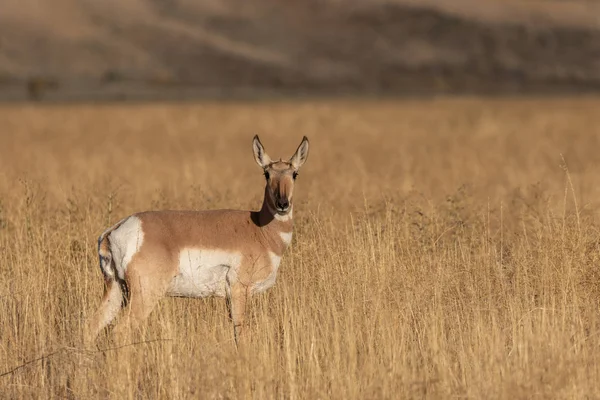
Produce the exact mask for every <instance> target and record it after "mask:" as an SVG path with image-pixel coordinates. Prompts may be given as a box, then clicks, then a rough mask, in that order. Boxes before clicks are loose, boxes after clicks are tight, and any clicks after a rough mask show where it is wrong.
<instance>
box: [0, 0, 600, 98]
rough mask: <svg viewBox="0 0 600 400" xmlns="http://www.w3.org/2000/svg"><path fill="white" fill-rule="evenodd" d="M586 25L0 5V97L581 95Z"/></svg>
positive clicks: (371, 6)
mask: <svg viewBox="0 0 600 400" xmlns="http://www.w3.org/2000/svg"><path fill="white" fill-rule="evenodd" d="M599 27H600V5H599V4H598V3H596V2H587V1H584V0H576V1H573V2H569V3H568V4H566V3H565V2H560V1H553V0H539V1H537V2H535V1H533V2H528V4H527V5H523V4H522V3H521V2H513V1H511V0H488V1H486V2H474V1H473V0H457V1H456V2H451V1H449V0H438V1H433V0H426V1H422V2H417V1H414V0H390V1H383V0H375V1H369V2H361V1H357V0H338V1H333V0H308V1H307V0H303V1H300V0H292V1H286V2H279V1H274V0H257V1H253V2H243V1H241V0H226V1H216V0H201V1H192V0H148V1H142V0H121V1H119V0H105V1H103V2H98V1H95V0H55V1H53V2H52V3H51V4H50V3H49V2H44V1H42V0H4V1H3V5H2V11H1V12H0V98H4V99H9V98H24V97H27V96H28V95H29V96H34V97H36V96H41V95H44V97H45V98H56V99H60V98H98V97H99V98H115V97H121V98H123V97H126V98H127V97H132V98H135V97H138V98H140V97H195V96H203V95H206V96H214V95H217V96H219V95H221V96H222V95H231V94H234V95H235V94H250V95H252V94H268V93H284V94H319V93H375V94H382V93H383V94H402V93H432V92H483V93H494V92H540V91H543V92H547V91H557V90H563V91H564V90H569V91H590V90H597V89H599V88H600V28H599ZM26 89H28V90H26Z"/></svg>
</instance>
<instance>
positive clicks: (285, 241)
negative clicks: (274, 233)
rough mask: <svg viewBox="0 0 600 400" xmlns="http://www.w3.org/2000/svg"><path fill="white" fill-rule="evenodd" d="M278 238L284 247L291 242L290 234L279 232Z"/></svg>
mask: <svg viewBox="0 0 600 400" xmlns="http://www.w3.org/2000/svg"><path fill="white" fill-rule="evenodd" d="M279 236H280V237H281V240H283V244H285V245H286V246H287V245H288V244H290V243H291V242H292V232H280V233H279Z"/></svg>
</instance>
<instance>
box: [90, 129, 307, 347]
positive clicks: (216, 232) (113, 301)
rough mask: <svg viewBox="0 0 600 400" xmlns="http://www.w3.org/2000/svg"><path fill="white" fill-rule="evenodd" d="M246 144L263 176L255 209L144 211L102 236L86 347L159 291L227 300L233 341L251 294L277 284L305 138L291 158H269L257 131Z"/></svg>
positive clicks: (142, 310)
mask: <svg viewBox="0 0 600 400" xmlns="http://www.w3.org/2000/svg"><path fill="white" fill-rule="evenodd" d="M252 148H253V151H254V159H255V160H256V163H257V164H258V165H259V166H260V167H261V168H262V169H263V171H264V175H265V178H266V186H265V195H264V200H263V204H262V208H261V209H260V211H239V210H209V211H147V212H141V213H137V214H133V215H131V216H129V217H127V218H124V219H122V220H121V221H119V222H117V223H116V224H115V225H114V226H112V227H110V228H108V229H107V230H106V231H104V233H102V235H100V237H99V238H98V254H99V256H100V269H101V270H102V274H103V275H104V280H105V283H106V286H105V291H104V298H103V300H102V303H101V305H100V307H99V308H98V310H97V311H96V313H95V315H94V316H93V317H92V319H91V321H90V323H89V325H88V327H87V329H88V330H87V333H86V341H87V343H88V344H89V343H91V342H93V341H94V340H95V338H96V337H97V335H98V333H99V332H100V331H101V330H102V329H104V328H105V327H106V326H107V325H108V324H109V323H110V322H111V321H112V320H113V319H114V318H115V317H116V316H117V314H118V313H119V310H120V309H121V308H122V307H124V306H125V305H128V311H129V312H128V313H127V315H126V316H125V319H124V320H123V321H121V322H120V323H119V326H118V327H117V330H121V329H123V327H127V326H135V325H138V324H139V323H140V322H141V321H143V320H144V319H146V318H147V317H148V315H149V314H150V312H151V311H152V309H153V308H154V306H155V304H156V303H157V302H158V300H159V299H160V298H162V297H164V296H174V297H206V296H219V297H226V298H227V300H228V304H229V311H230V314H231V318H232V320H233V326H234V337H235V341H236V343H238V341H239V340H240V339H241V337H242V329H243V325H244V316H245V311H246V304H247V302H248V299H249V297H250V296H251V295H252V294H254V293H260V292H263V291H265V290H267V289H268V288H270V287H272V286H273V285H274V284H275V278H276V276H277V269H278V267H279V263H280V261H281V256H282V254H283V252H284V250H285V249H286V248H287V246H288V245H289V244H290V241H291V239H292V227H293V224H292V208H293V207H292V198H293V194H294V182H295V180H296V177H297V176H298V170H299V169H300V167H301V166H302V164H304V162H305V161H306V159H307V157H308V139H307V138H306V136H305V137H304V138H303V139H302V142H301V143H300V146H298V149H297V150H296V153H295V154H294V155H293V156H292V158H290V159H289V161H282V160H281V159H279V161H273V160H271V158H270V157H269V156H268V155H267V153H265V150H264V148H263V145H262V144H261V142H260V140H259V138H258V136H254V140H253V143H252Z"/></svg>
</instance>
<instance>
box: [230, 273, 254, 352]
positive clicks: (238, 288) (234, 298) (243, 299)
mask: <svg viewBox="0 0 600 400" xmlns="http://www.w3.org/2000/svg"><path fill="white" fill-rule="evenodd" d="M227 289H228V290H227V300H228V303H229V313H230V314H231V319H232V321H233V334H234V337H235V344H236V345H237V346H240V345H241V344H243V342H245V341H246V340H245V335H244V323H245V319H246V306H247V303H248V298H249V297H250V296H249V288H248V286H246V285H243V284H241V283H239V282H237V283H234V284H233V285H228V288H227Z"/></svg>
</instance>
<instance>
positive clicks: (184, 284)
mask: <svg viewBox="0 0 600 400" xmlns="http://www.w3.org/2000/svg"><path fill="white" fill-rule="evenodd" d="M241 261H242V255H241V254H240V253H237V252H228V251H223V250H203V249H183V250H181V252H180V254H179V274H178V275H177V276H176V277H174V278H173V280H172V281H171V285H170V286H169V289H168V291H167V293H168V294H169V295H172V296H185V297H206V296H219V297H224V296H225V294H226V292H225V287H226V276H227V272H228V271H229V269H230V268H231V269H234V270H237V269H238V268H239V267H240V264H241Z"/></svg>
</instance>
